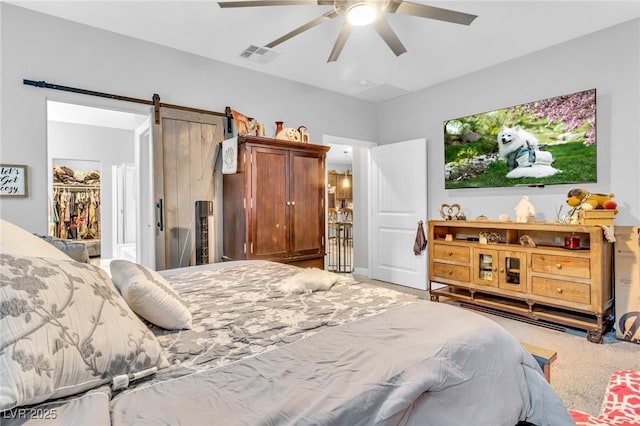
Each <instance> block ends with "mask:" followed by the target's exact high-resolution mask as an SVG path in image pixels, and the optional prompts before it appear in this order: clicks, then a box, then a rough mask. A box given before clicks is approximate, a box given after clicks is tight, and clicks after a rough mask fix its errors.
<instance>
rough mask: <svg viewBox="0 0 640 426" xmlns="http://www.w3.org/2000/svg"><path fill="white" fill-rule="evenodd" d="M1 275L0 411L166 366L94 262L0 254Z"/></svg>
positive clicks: (157, 347) (147, 332)
mask: <svg viewBox="0 0 640 426" xmlns="http://www.w3.org/2000/svg"><path fill="white" fill-rule="evenodd" d="M45 244H46V243H45ZM0 276H1V277H2V283H1V285H0V378H1V379H0V411H2V410H8V409H12V408H15V407H18V406H22V405H30V404H36V403H39V402H42V401H46V400H49V399H53V398H59V397H63V396H68V395H72V394H75V393H78V392H83V391H86V390H89V389H92V388H95V387H97V386H100V385H103V384H106V383H108V382H110V381H111V380H112V378H113V377H114V376H119V375H122V374H131V373H136V372H141V371H145V372H146V371H153V370H154V369H156V368H163V367H166V366H168V362H167V361H166V359H165V358H164V356H163V355H162V348H161V346H160V343H159V342H158V340H157V339H156V337H155V336H154V335H153V333H151V331H150V330H149V329H148V328H147V327H146V326H145V325H144V323H143V322H142V321H140V319H139V318H138V317H137V316H136V315H135V314H134V313H133V312H132V311H131V309H129V307H128V306H127V304H126V303H125V301H124V300H123V299H122V297H120V295H119V294H118V292H117V291H116V289H115V288H114V286H113V283H112V282H111V280H110V279H109V276H108V275H107V273H106V272H105V271H103V270H102V269H100V268H99V267H97V266H94V265H91V264H88V263H81V262H76V261H75V260H62V259H51V258H41V257H17V256H11V255H7V254H0Z"/></svg>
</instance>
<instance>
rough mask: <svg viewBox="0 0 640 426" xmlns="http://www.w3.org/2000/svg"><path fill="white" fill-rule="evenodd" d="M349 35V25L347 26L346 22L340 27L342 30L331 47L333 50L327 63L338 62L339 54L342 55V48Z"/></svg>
mask: <svg viewBox="0 0 640 426" xmlns="http://www.w3.org/2000/svg"><path fill="white" fill-rule="evenodd" d="M349 35H351V24H349V23H348V22H347V21H346V20H345V21H344V24H343V25H342V29H341V30H340V34H338V38H337V39H336V42H335V43H334V45H333V49H331V54H330V55H329V59H327V62H335V61H337V60H338V57H339V56H340V53H342V48H344V45H345V43H346V42H347V39H348V38H349Z"/></svg>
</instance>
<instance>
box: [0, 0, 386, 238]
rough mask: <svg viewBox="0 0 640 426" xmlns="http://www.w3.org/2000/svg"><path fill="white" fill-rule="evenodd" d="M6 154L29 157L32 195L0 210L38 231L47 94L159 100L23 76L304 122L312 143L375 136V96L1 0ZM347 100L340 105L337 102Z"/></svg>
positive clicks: (11, 158) (269, 123)
mask: <svg viewBox="0 0 640 426" xmlns="http://www.w3.org/2000/svg"><path fill="white" fill-rule="evenodd" d="M0 14H1V17H0V19H1V25H0V31H1V46H0V52H1V67H2V68H1V73H0V74H1V77H0V79H1V80H0V87H1V88H2V100H1V109H0V120H1V123H2V126H0V127H1V129H0V139H1V141H0V155H1V161H2V162H4V163H15V164H27V165H28V166H29V183H28V184H29V192H30V194H29V197H27V198H24V199H6V198H3V200H2V202H1V204H0V216H1V217H2V218H4V219H7V220H9V221H12V222H15V223H16V224H18V225H20V226H22V227H24V228H26V229H28V230H30V231H32V232H40V233H45V232H46V229H47V227H46V226H47V218H46V211H47V210H46V209H47V204H46V203H47V192H46V185H47V178H46V176H47V165H46V159H47V153H46V140H47V134H46V100H47V99H51V100H57V101H62V102H71V103H77V104H85V105H86V104H90V105H93V106H98V107H108V108H112V109H114V108H115V109H121V110H127V111H130V112H135V113H142V114H148V113H149V107H147V106H145V105H140V104H128V103H123V102H115V101H111V100H109V99H100V98H95V97H89V96H84V95H78V94H72V93H65V92H60V91H54V90H49V89H39V88H35V87H32V86H25V85H23V83H22V80H23V79H29V80H46V81H47V82H50V83H55V84H60V85H66V86H74V87H80V88H85V89H90V90H96V91H101V92H107V93H113V94H120V95H123V96H129V97H134V98H141V99H149V100H150V99H151V97H152V96H153V94H154V93H158V94H159V95H160V96H161V101H163V102H167V103H171V104H178V105H186V106H191V107H196V108H203V109H207V110H214V111H224V109H225V106H227V105H228V106H231V107H232V108H234V109H236V110H238V111H241V112H243V113H245V114H247V115H250V116H254V117H256V118H257V119H258V120H260V121H262V122H264V123H265V125H266V130H267V134H271V133H272V132H273V130H274V128H275V127H274V124H273V123H274V122H275V121H277V120H282V121H284V122H285V125H287V124H288V123H289V124H290V125H291V126H294V125H295V126H297V125H300V124H304V125H305V126H306V127H307V128H308V132H309V134H310V136H311V142H313V143H321V141H322V137H323V135H324V134H332V135H339V136H343V137H357V138H362V139H369V140H373V139H374V138H375V126H374V121H373V120H374V119H375V111H376V108H377V105H376V104H374V103H370V102H366V101H361V100H357V99H354V98H350V97H347V96H343V95H340V94H337V93H333V92H329V91H326V90H320V89H317V88H314V87H311V86H308V85H303V84H298V83H293V82H291V81H288V80H284V79H280V78H275V77H272V76H268V75H266V74H262V73H258V72H254V71H250V70H246V69H244V68H240V67H236V66H230V65H227V64H223V63H220V62H217V61H213V60H209V59H205V58H203V57H199V56H195V55H192V54H188V53H184V52H180V51H177V50H174V49H170V48H166V47H162V46H158V45H155V44H151V43H147V42H144V41H140V40H135V39H132V38H129V37H124V36H120V35H117V34H114V33H111V32H106V31H102V30H98V29H95V28H91V27H88V26H85V25H80V24H76V23H73V22H69V21H65V20H62V19H58V18H54V17H51V16H47V15H44V14H40V13H36V12H33V11H29V10H27V9H23V8H20V7H17V6H14V5H10V4H7V3H4V2H2V3H0ZM338 105H339V106H340V107H337V106H338Z"/></svg>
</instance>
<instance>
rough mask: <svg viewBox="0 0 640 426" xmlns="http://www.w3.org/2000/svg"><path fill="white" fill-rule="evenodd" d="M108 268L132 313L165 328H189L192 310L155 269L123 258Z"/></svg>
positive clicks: (113, 262)
mask: <svg viewBox="0 0 640 426" xmlns="http://www.w3.org/2000/svg"><path fill="white" fill-rule="evenodd" d="M110 268H111V279H112V280H113V283H114V284H115V285H116V287H118V290H120V293H121V294H122V297H123V298H124V300H126V302H127V304H129V307H130V308H131V309H132V310H133V311H134V312H135V313H137V314H138V315H140V316H141V317H142V318H144V319H146V320H147V321H149V322H152V323H154V324H155V325H157V326H159V327H162V328H165V329H167V330H179V329H190V328H191V321H192V318H191V312H189V310H188V309H187V307H186V306H185V304H184V302H183V301H182V299H181V298H180V296H178V293H176V292H175V290H173V287H171V284H169V283H168V282H167V280H165V279H164V277H162V276H161V275H160V274H158V273H157V272H156V271H153V270H151V269H149V268H147V267H145V266H144V265H139V264H137V263H133V262H129V261H128V260H122V259H117V260H114V261H112V262H111V264H110Z"/></svg>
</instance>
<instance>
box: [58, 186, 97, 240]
mask: <svg viewBox="0 0 640 426" xmlns="http://www.w3.org/2000/svg"><path fill="white" fill-rule="evenodd" d="M52 210H53V221H54V235H53V236H54V237H58V238H64V239H74V240H75V239H84V240H93V239H99V238H100V186H99V185H88V186H77V185H65V184H54V192H53V206H52Z"/></svg>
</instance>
